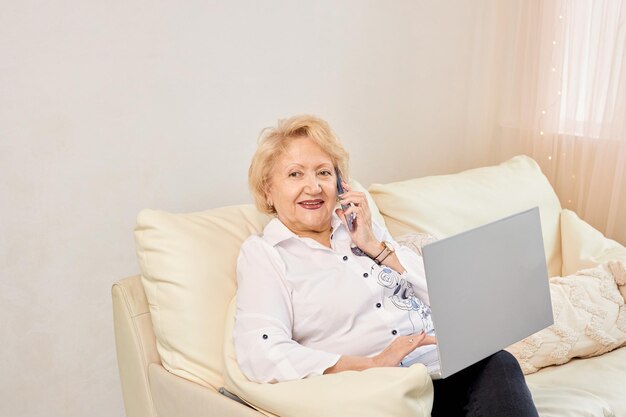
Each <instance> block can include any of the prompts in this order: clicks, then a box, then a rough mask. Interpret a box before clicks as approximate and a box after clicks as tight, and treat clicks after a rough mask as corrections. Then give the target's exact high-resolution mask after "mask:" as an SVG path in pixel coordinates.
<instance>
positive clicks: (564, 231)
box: [561, 209, 626, 275]
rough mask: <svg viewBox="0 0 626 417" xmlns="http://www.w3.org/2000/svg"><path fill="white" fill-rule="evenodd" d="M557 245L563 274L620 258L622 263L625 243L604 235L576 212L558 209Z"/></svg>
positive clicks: (623, 261) (625, 262) (624, 260)
mask: <svg viewBox="0 0 626 417" xmlns="http://www.w3.org/2000/svg"><path fill="white" fill-rule="evenodd" d="M561 247H562V252H563V275H570V274H574V273H576V271H580V270H581V269H587V268H593V267H595V266H597V265H601V264H604V263H606V262H609V261H621V262H622V263H623V264H624V265H626V247H624V246H622V245H620V244H619V243H618V242H616V241H614V240H611V239H607V238H606V237H604V235H603V234H602V233H600V232H599V231H598V230H596V229H594V228H593V227H592V226H591V225H590V224H589V223H587V222H585V221H584V220H581V219H580V218H579V217H578V215H577V214H576V213H574V212H573V211H570V210H566V209H564V210H563V211H562V212H561Z"/></svg>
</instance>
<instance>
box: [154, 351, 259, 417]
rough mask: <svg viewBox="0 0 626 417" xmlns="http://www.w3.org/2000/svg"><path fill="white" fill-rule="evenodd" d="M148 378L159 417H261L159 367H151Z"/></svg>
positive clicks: (236, 403) (213, 391)
mask: <svg viewBox="0 0 626 417" xmlns="http://www.w3.org/2000/svg"><path fill="white" fill-rule="evenodd" d="M148 376H149V379H150V390H151V391H152V393H153V398H154V405H155V408H156V410H157V414H158V416H159V417H178V416H185V417H263V414H261V413H259V412H258V411H256V410H255V409H253V408H251V407H248V406H246V405H243V404H240V403H238V402H236V401H233V400H232V399H230V398H227V397H225V396H224V395H222V394H220V393H218V392H217V391H215V390H214V389H212V388H208V387H205V386H202V385H200V384H196V383H195V382H192V381H189V380H187V379H185V378H182V377H179V376H178V375H174V374H173V373H171V372H168V371H167V370H166V369H165V368H163V366H162V365H161V364H156V363H151V364H150V365H149V367H148Z"/></svg>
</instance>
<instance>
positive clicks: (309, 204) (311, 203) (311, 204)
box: [298, 200, 324, 210]
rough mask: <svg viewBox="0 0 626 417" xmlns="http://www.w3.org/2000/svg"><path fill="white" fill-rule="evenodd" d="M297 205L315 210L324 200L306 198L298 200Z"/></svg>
mask: <svg viewBox="0 0 626 417" xmlns="http://www.w3.org/2000/svg"><path fill="white" fill-rule="evenodd" d="M298 205H299V206H300V207H302V208H305V209H307V210H316V209H318V208H320V207H322V206H323V205H324V200H306V201H300V202H299V203H298Z"/></svg>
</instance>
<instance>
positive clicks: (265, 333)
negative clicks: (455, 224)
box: [233, 116, 537, 416]
mask: <svg viewBox="0 0 626 417" xmlns="http://www.w3.org/2000/svg"><path fill="white" fill-rule="evenodd" d="M347 165H348V154H347V152H346V151H345V149H344V148H343V146H342V145H341V144H340V142H339V140H338V139H337V138H336V136H335V135H334V133H333V132H332V130H331V129H330V127H329V126H328V124H327V123H326V122H325V121H323V120H321V119H319V118H316V117H311V116H296V117H292V118H290V119H286V120H281V121H279V123H278V125H277V126H276V127H274V128H271V129H266V130H265V131H264V133H263V135H262V138H261V141H260V145H259V148H258V149H257V151H256V153H255V155H254V157H253V159H252V163H251V165H250V170H249V182H250V188H251V190H252V193H253V195H254V198H255V202H256V206H257V207H258V208H259V209H260V210H261V211H263V212H265V213H269V214H272V215H274V216H275V217H274V218H273V219H272V220H271V221H270V222H269V224H268V225H267V226H266V227H265V230H264V231H263V234H262V235H261V236H258V235H253V236H251V237H250V238H248V240H246V241H245V242H244V244H243V245H242V247H241V252H240V255H239V259H238V263H237V275H238V283H239V288H238V291H237V313H236V322H235V328H234V334H233V336H234V342H235V349H236V353H237V358H238V361H239V365H240V367H241V370H242V371H243V373H244V374H245V375H246V376H247V377H248V378H249V379H250V380H252V381H257V382H278V381H288V380H296V379H301V378H307V377H311V376H315V375H321V374H329V373H334V372H341V371H346V370H364V369H368V368H372V367H379V366H409V365H411V364H413V363H418V362H419V363H423V364H424V365H425V366H427V367H428V368H430V369H435V368H437V366H438V361H437V353H436V352H437V351H436V346H435V344H436V338H435V334H434V329H433V326H432V321H431V318H430V309H429V299H428V291H427V288H426V279H425V276H424V266H423V262H422V258H421V257H420V256H419V255H417V254H416V253H415V252H413V251H412V250H410V249H408V248H405V247H401V246H399V245H398V244H397V243H396V242H395V241H394V240H393V238H392V237H391V236H390V234H389V233H388V232H387V230H386V229H384V228H383V227H382V226H381V225H378V224H376V223H375V222H373V221H372V217H371V213H370V210H369V207H368V202H367V199H366V196H365V195H364V194H363V193H361V192H357V191H354V190H352V189H351V188H350V186H349V185H348V184H347V183H345V182H344V181H342V180H341V179H338V175H339V174H343V175H346V174H347V173H348V167H347ZM338 180H339V181H338ZM338 182H339V184H341V185H342V187H341V189H340V190H342V191H344V190H345V191H344V192H343V194H341V195H338V189H339V188H338ZM338 202H339V203H340V204H341V206H342V207H344V208H345V210H343V209H342V208H338V207H337V203H338ZM434 387H435V389H434V392H435V398H434V405H433V411H432V415H433V416H456V415H472V416H473V415H485V416H537V411H536V409H535V406H534V404H533V401H532V397H531V395H530V392H529V390H528V387H527V386H526V383H525V380H524V377H523V375H522V372H521V370H520V368H519V365H518V363H517V361H516V360H515V359H514V358H513V357H512V356H511V355H510V354H508V353H507V352H499V353H496V354H495V355H493V356H491V357H489V358H487V359H485V360H483V361H481V362H479V363H477V364H475V365H473V366H471V367H469V368H467V369H465V370H463V371H461V372H458V373H457V374H455V375H453V376H451V377H448V378H446V379H443V380H438V381H434ZM478 411H480V413H478V414H477V412H478Z"/></svg>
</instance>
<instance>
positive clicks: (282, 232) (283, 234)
mask: <svg viewBox="0 0 626 417" xmlns="http://www.w3.org/2000/svg"><path fill="white" fill-rule="evenodd" d="M330 225H331V227H332V232H331V233H335V232H336V231H337V230H338V229H340V228H345V225H344V224H343V222H342V221H341V219H340V218H339V216H337V214H336V213H333V214H332V217H331V220H330ZM291 238H296V239H300V237H299V236H298V235H296V234H295V233H294V232H292V231H291V230H289V228H288V227H287V226H285V225H284V224H283V222H281V221H280V220H279V219H278V217H274V218H273V219H272V220H270V222H269V223H268V224H267V226H265V229H263V239H265V241H266V242H267V243H269V244H270V245H272V246H276V245H278V244H279V243H280V242H283V241H285V240H287V239H291Z"/></svg>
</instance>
